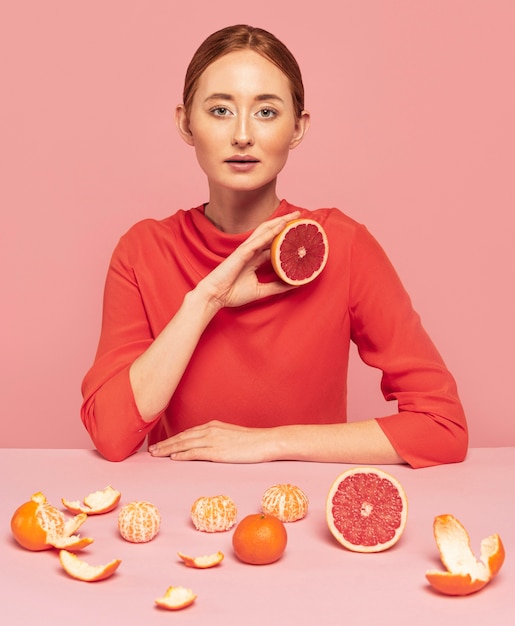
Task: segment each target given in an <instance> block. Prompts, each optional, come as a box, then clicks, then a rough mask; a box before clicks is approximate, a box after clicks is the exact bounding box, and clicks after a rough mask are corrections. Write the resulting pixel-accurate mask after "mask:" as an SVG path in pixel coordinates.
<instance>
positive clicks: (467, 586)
mask: <svg viewBox="0 0 515 626" xmlns="http://www.w3.org/2000/svg"><path fill="white" fill-rule="evenodd" d="M433 532H434V536H435V541H436V545H437V546H438V550H439V551H440V558H441V560H442V563H443V564H444V565H445V567H446V568H447V571H446V572H440V571H438V570H428V571H427V572H426V578H427V580H428V581H429V583H430V584H431V585H432V586H433V587H434V588H435V589H436V590H437V591H439V592H440V593H445V594H447V595H452V596H464V595H468V594H470V593H475V592H476V591H479V590H480V589H482V588H483V587H484V586H485V585H486V584H487V583H489V582H490V581H491V580H492V578H493V577H494V576H495V575H496V574H497V572H498V571H499V570H500V569H501V566H502V564H503V563H504V556H505V552H504V546H503V544H502V541H501V538H500V537H499V535H490V536H489V537H487V538H486V539H483V541H482V542H481V556H480V558H479V561H478V560H477V559H476V557H475V556H474V553H473V552H472V550H471V548H470V537H469V535H468V533H467V531H466V529H465V528H464V526H463V525H462V524H461V523H460V522H459V521H458V520H457V519H456V518H455V517H454V516H453V515H437V516H436V517H435V519H434V523H433Z"/></svg>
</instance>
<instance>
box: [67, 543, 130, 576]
mask: <svg viewBox="0 0 515 626" xmlns="http://www.w3.org/2000/svg"><path fill="white" fill-rule="evenodd" d="M59 561H60V562H61V565H62V567H63V569H64V571H65V572H66V573H67V574H68V575H69V576H71V577H72V578H75V579H76V580H82V581H84V582H88V583H91V582H97V581H99V580H105V579H106V578H109V577H110V576H112V575H113V574H114V573H115V571H116V570H117V569H118V566H119V565H120V563H121V560H120V559H113V560H112V561H110V562H109V563H106V564H105V565H90V564H89V563H86V561H83V560H82V559H79V557H78V556H77V555H76V554H73V553H72V552H68V550H61V551H60V552H59Z"/></svg>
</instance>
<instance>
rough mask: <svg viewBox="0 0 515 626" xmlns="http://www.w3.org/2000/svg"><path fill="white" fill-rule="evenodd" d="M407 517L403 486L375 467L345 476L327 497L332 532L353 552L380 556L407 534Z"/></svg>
mask: <svg viewBox="0 0 515 626" xmlns="http://www.w3.org/2000/svg"><path fill="white" fill-rule="evenodd" d="M407 513H408V503H407V499H406V494H405V492H404V489H403V488H402V486H401V484H400V483H399V482H398V481H397V480H396V479H395V478H394V477H393V476H390V475H389V474H387V473H386V472H383V471H382V470H379V469H376V468H372V467H357V468H353V469H349V470H347V471H346V472H343V474H340V476H338V478H337V479H336V480H335V481H334V482H333V484H332V486H331V488H330V490H329V494H328V496H327V504H326V519H327V524H328V526H329V530H330V531H331V533H332V534H333V535H334V537H335V538H336V540H337V541H338V542H339V543H341V544H342V545H343V546H345V547H346V548H348V549H349V550H353V551H354V552H380V551H381V550H386V549H388V548H390V547H391V546H393V545H394V544H395V543H396V542H397V541H398V540H399V538H400V537H401V535H402V533H403V531H404V527H405V526H406V520H407Z"/></svg>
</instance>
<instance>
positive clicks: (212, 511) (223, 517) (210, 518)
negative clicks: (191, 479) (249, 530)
mask: <svg viewBox="0 0 515 626" xmlns="http://www.w3.org/2000/svg"><path fill="white" fill-rule="evenodd" d="M237 513H238V511H237V509H236V505H235V504H234V502H233V500H232V499H231V498H229V496H224V495H219V496H202V497H200V498H197V499H196V500H195V502H194V503H193V504H192V506H191V520H192V521H193V525H194V526H195V528H196V529H197V530H202V531H204V532H207V533H215V532H220V531H224V530H229V528H232V527H233V526H234V524H235V522H236V515H237Z"/></svg>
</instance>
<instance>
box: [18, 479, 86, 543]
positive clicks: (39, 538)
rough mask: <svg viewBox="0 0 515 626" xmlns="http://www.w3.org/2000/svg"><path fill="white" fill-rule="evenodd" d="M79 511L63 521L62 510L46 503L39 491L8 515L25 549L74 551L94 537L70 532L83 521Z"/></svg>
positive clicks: (82, 515) (84, 517)
mask: <svg viewBox="0 0 515 626" xmlns="http://www.w3.org/2000/svg"><path fill="white" fill-rule="evenodd" d="M86 519H87V515H84V514H80V515H77V516H75V517H74V518H73V519H70V520H68V521H67V520H66V518H65V516H64V515H63V513H62V512H61V511H59V510H58V509H56V508H55V506H53V505H51V504H50V503H49V502H47V499H46V497H45V496H44V495H43V494H42V493H41V492H40V491H38V492H37V493H35V494H33V495H32V497H31V499H30V500H28V501H27V502H24V503H23V504H22V505H20V506H19V507H18V508H17V509H16V511H15V512H14V513H13V516H12V518H11V532H12V534H13V536H14V538H15V539H16V541H17V542H18V543H19V544H20V545H21V546H22V547H23V548H26V549H27V550H49V549H50V548H60V547H65V546H67V547H70V548H74V549H76V550H78V549H81V548H83V547H85V546H86V545H89V544H90V543H91V542H92V541H93V539H91V538H83V539H81V538H80V537H78V536H76V535H73V533H74V532H75V531H76V530H77V529H78V528H79V527H80V526H81V525H82V524H83V523H84V522H85V521H86Z"/></svg>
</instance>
